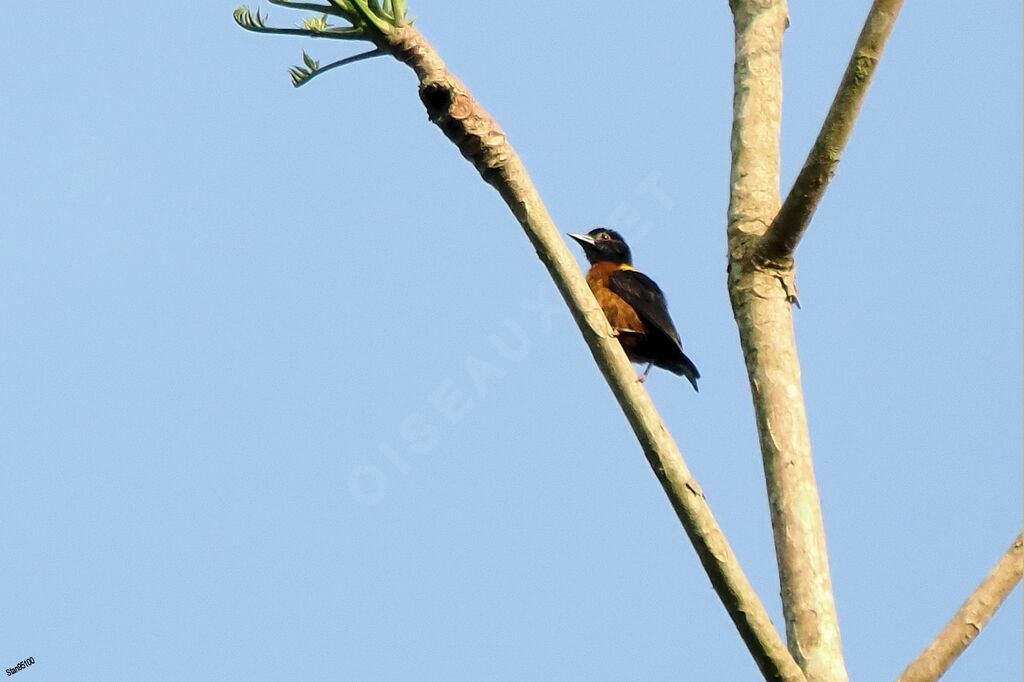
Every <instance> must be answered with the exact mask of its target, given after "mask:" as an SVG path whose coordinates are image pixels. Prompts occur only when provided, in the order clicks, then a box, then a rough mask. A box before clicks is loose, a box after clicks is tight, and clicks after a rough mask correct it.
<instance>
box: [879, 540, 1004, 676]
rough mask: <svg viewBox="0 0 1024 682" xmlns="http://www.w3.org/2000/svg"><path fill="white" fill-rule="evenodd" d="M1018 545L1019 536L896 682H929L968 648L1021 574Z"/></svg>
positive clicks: (942, 672) (940, 674)
mask: <svg viewBox="0 0 1024 682" xmlns="http://www.w3.org/2000/svg"><path fill="white" fill-rule="evenodd" d="M1022 546H1024V542H1022V538H1021V535H1017V539H1016V540H1014V541H1013V544H1012V545H1010V548H1009V549H1008V550H1006V553H1005V554H1003V556H1002V558H1000V559H999V562H998V563H996V565H995V568H993V569H992V571H991V572H990V573H989V574H988V575H987V576H985V579H984V580H982V581H981V584H980V585H978V587H977V589H975V590H974V592H973V593H972V594H971V596H970V597H968V598H967V601H965V602H964V603H963V605H962V606H961V607H960V610H959V611H957V612H956V615H955V616H953V618H952V619H951V620H950V621H949V622H948V623H946V627H944V628H943V629H942V632H940V633H939V634H938V636H937V637H936V638H935V640H934V641H933V642H932V643H931V644H929V645H928V646H927V647H926V648H925V650H924V651H922V652H921V654H920V655H919V656H918V657H917V658H916V659H914V661H913V663H911V664H910V665H908V666H907V669H906V670H904V671H903V674H901V675H900V677H899V682H932V681H933V680H937V679H939V678H940V677H942V675H944V674H945V673H946V671H947V670H949V667H950V666H951V665H953V661H955V660H956V659H957V657H958V656H959V655H960V654H962V653H963V652H964V649H966V648H967V647H968V646H970V644H971V642H973V641H974V640H975V638H976V637H977V636H978V635H979V634H980V633H981V629H982V628H983V627H985V624H986V623H988V621H989V619H990V618H992V616H993V614H995V612H996V611H997V610H998V609H999V607H1000V606H1001V605H1002V603H1003V601H1004V600H1005V599H1006V597H1007V596H1009V594H1010V592H1011V591H1013V588H1014V587H1016V586H1017V583H1019V582H1020V579H1021V573H1022V572H1024V555H1022Z"/></svg>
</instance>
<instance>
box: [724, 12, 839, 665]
mask: <svg viewBox="0 0 1024 682" xmlns="http://www.w3.org/2000/svg"><path fill="white" fill-rule="evenodd" d="M731 6H732V9H733V17H734V23H735V29H736V63H735V70H734V86H735V95H734V102H733V129H732V174H731V179H730V197H729V216H728V220H729V226H728V238H729V277H728V286H729V296H730V300H731V302H732V307H733V315H734V316H735V318H736V324H737V326H738V327H739V332H740V344H741V345H742V347H743V356H744V359H745V360H746V365H747V374H748V377H749V380H750V389H751V393H752V395H753V399H754V410H755V414H756V419H757V429H758V434H759V437H760V441H761V454H762V458H763V462H764V470H765V479H766V485H767V488H768V500H769V504H770V510H771V518H772V528H773V529H774V534H775V551H776V555H777V558H778V564H779V582H780V587H781V593H782V606H783V613H784V614H785V618H786V635H787V641H788V645H789V650H790V652H791V653H792V654H793V657H794V658H795V659H796V661H797V663H798V664H799V665H800V667H801V668H802V669H803V671H804V673H805V675H806V676H807V679H808V680H811V681H812V682H818V681H826V680H827V681H829V682H835V681H843V680H846V679H847V675H846V669H845V666H844V664H843V657H842V645H841V642H840V638H839V622H838V618H837V616H836V608H835V600H834V598H833V596H832V583H831V578H830V576H829V567H828V554H827V551H826V547H825V529H824V523H823V520H822V516H821V507H820V503H819V500H818V489H817V484H816V483H815V480H814V467H813V464H812V461H811V445H810V437H809V435H808V430H807V414H806V410H805V408H804V398H803V389H802V388H801V384H800V363H799V359H798V357H797V351H796V340H795V338H794V336H793V321H792V308H791V306H792V303H793V302H795V301H796V289H795V286H794V275H793V260H792V258H789V257H787V258H785V259H783V260H781V261H778V262H771V261H765V260H764V259H762V258H760V257H758V256H757V250H756V249H757V245H758V243H759V242H760V240H761V237H762V235H763V234H764V232H765V231H766V229H767V228H768V226H769V225H771V223H772V221H773V220H774V218H775V215H776V213H777V212H778V210H779V206H780V203H781V202H780V199H779V121H780V111H781V105H782V66H781V52H782V34H783V32H784V31H785V28H786V25H787V21H788V19H787V10H786V3H785V0H732V2H731Z"/></svg>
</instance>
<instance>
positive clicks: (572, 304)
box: [381, 27, 804, 680]
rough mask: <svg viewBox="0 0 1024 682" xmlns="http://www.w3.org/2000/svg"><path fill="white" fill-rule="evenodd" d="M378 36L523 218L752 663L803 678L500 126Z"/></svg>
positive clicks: (419, 60) (423, 55) (399, 40)
mask: <svg viewBox="0 0 1024 682" xmlns="http://www.w3.org/2000/svg"><path fill="white" fill-rule="evenodd" d="M381 46H382V47H384V48H385V49H387V50H389V51H390V52H391V53H392V54H393V55H394V56H395V57H396V58H398V59H399V60H401V61H403V62H405V63H406V64H408V65H409V66H410V67H412V69H413V70H414V71H415V72H416V75H417V77H418V78H419V81H420V99H421V100H422V101H423V104H424V106H425V107H426V109H427V114H428V116H429V117H430V120H431V121H433V122H434V123H435V124H436V125H437V126H438V127H439V128H440V129H441V130H442V131H443V132H444V134H445V135H446V136H447V137H448V139H450V140H451V141H452V142H453V143H455V145H456V146H457V147H458V148H459V151H461V152H462V155H463V156H464V157H465V158H466V159H467V160H469V161H470V162H471V163H472V164H473V165H474V166H475V167H476V169H477V171H478V172H479V173H480V176H481V177H482V178H483V179H484V180H485V181H486V182H488V183H489V184H490V185H491V186H492V187H494V188H495V189H496V190H497V191H498V193H499V194H500V195H501V197H502V198H503V199H504V200H505V203H506V204H507V205H508V207H509V208H510V209H511V211H512V213H513V215H515V217H516V219H517V220H518V221H519V223H520V225H522V227H523V230H524V231H525V232H526V235H527V236H528V237H529V239H530V241H531V243H532V244H533V246H534V248H535V249H536V250H537V255H538V256H539V257H540V259H541V261H542V262H543V263H544V265H545V266H546V267H547V269H548V272H549V274H550V275H551V277H552V279H553V280H554V281H555V284H556V286H557V287H558V289H559V291H560V292H561V294H562V297H563V298H564V299H565V302H566V305H568V307H569V310H570V312H571V313H572V315H573V317H574V318H575V320H576V323H577V325H578V326H579V328H580V331H581V332H582V333H583V338H584V340H585V341H586V342H587V345H588V346H589V347H590V351H591V353H592V354H593V356H594V360H595V361H596V362H597V365H598V367H599V368H600V369H601V372H602V373H603V374H604V376H605V379H606V380H607V382H608V385H609V386H610V387H611V389H612V392H613V393H614V394H615V397H616V399H617V400H618V402H619V405H620V407H621V408H622V410H623V412H624V413H625V415H626V418H627V420H628V421H629V423H630V426H632V428H633V431H634V433H635V434H636V437H637V439H638V440H639V441H640V445H641V447H642V448H643V451H644V454H645V455H646V456H647V460H648V462H649V463H650V465H651V468H652V469H653V470H654V474H655V476H657V478H658V481H659V482H660V483H661V485H662V487H663V488H664V490H665V493H666V495H667V496H668V498H669V501H670V502H671V503H672V507H673V508H674V509H675V511H676V514H677V516H678V517H679V520H680V521H681V522H682V524H683V528H684V529H685V530H686V533H687V535H688V536H689V538H690V541H691V542H692V543H693V546H694V549H695V550H696V551H697V555H698V557H699V558H700V561H701V563H702V564H703V566H704V569H705V571H706V572H707V574H708V577H709V578H710V580H711V584H712V586H713V587H714V589H715V591H716V592H717V593H718V596H719V598H720V599H721V600H722V603H723V604H724V605H725V608H726V610H727V611H728V612H729V616H730V617H731V618H732V620H733V622H734V623H735V625H736V628H737V629H738V630H739V633H740V636H741V637H742V638H743V641H744V642H745V643H746V645H747V648H748V649H749V650H750V653H751V654H752V655H753V657H754V660H755V662H756V663H757V666H758V668H760V670H761V672H762V674H763V675H764V676H765V678H766V679H769V680H803V679H804V676H803V674H802V673H801V671H800V669H799V667H798V666H797V665H796V663H795V661H794V660H793V658H792V656H790V654H789V652H788V651H787V650H786V647H785V645H784V644H783V643H782V640H781V638H780V637H779V634H778V632H777V631H776V630H775V627H774V625H773V624H772V622H771V619H770V617H769V616H768V613H767V611H765V608H764V605H763V604H762V603H761V601H760V600H759V599H758V597H757V595H756V593H755V592H754V590H753V588H752V586H751V585H750V582H749V581H748V580H747V578H746V576H745V575H744V573H743V570H742V569H741V568H740V566H739V563H738V561H737V559H736V556H735V555H734V554H733V552H732V549H731V548H730V547H729V544H728V542H727V541H726V539H725V535H724V534H723V533H722V529H721V528H720V527H719V526H718V523H717V522H716V521H715V518H714V516H713V515H712V513H711V509H710V507H708V504H707V501H706V500H705V498H704V494H703V492H702V491H701V489H700V487H699V486H698V485H697V482H696V481H695V480H694V479H693V477H692V475H691V474H690V471H689V469H688V468H687V466H686V463H685V461H684V460H683V457H682V454H681V453H680V451H679V448H678V446H677V445H676V443H675V441H674V440H673V439H672V436H671V435H670V434H669V432H668V429H667V428H666V427H665V424H664V422H663V421H662V419H661V417H660V415H659V414H658V412H657V409H656V408H655V407H654V404H653V403H652V402H651V399H650V397H649V396H648V394H647V391H646V390H645V389H644V388H643V386H642V384H640V383H639V382H638V381H637V380H636V374H635V372H634V370H633V368H632V365H630V362H629V360H628V359H627V358H626V355H625V353H624V351H623V350H622V346H621V345H620V344H619V341H618V339H616V338H615V336H614V335H613V333H612V330H611V327H610V326H609V324H608V320H607V319H606V318H605V316H604V313H603V312H602V311H601V308H600V306H598V304H597V301H596V300H595V299H594V296H593V294H592V293H591V291H590V288H589V287H588V286H587V283H586V281H585V280H584V278H583V276H582V274H581V272H580V269H579V266H578V265H577V264H576V260H575V258H574V257H573V255H572V254H571V253H570V252H569V250H568V248H567V247H566V244H565V241H564V239H563V238H562V235H561V233H560V232H559V231H558V229H557V228H556V227H555V224H554V221H553V220H552V219H551V216H550V215H549V214H548V212H547V209H546V208H545V206H544V204H543V202H542V200H541V198H540V195H539V194H538V192H537V190H536V188H535V187H534V185H533V183H532V182H531V181H530V178H529V176H528V175H527V172H526V168H525V167H524V166H523V164H522V161H521V160H520V159H519V156H518V155H517V154H516V152H515V150H514V149H513V148H512V146H511V145H510V144H509V143H508V141H507V139H506V137H505V133H504V132H503V131H502V130H501V128H500V127H499V126H498V124H497V123H496V122H495V121H494V120H493V119H492V118H491V117H490V115H489V114H488V113H487V112H486V111H485V110H484V109H483V107H481V106H480V105H479V104H478V103H477V102H476V100H475V99H474V98H473V96H472V95H471V94H470V92H469V90H468V89H467V88H466V86H464V85H463V84H462V83H461V82H460V81H459V80H458V78H456V77H455V76H454V74H452V73H451V72H449V71H448V70H447V68H446V67H445V65H444V62H443V61H442V60H441V58H440V57H439V56H438V55H437V53H436V52H435V51H434V49H433V48H432V47H431V46H430V45H429V43H427V41H426V39H425V38H424V37H423V36H422V35H421V34H420V33H419V32H418V31H416V30H415V29H413V28H412V27H404V28H402V29H399V30H396V31H393V32H392V33H391V34H390V35H389V36H388V37H387V40H386V43H385V44H382V45H381Z"/></svg>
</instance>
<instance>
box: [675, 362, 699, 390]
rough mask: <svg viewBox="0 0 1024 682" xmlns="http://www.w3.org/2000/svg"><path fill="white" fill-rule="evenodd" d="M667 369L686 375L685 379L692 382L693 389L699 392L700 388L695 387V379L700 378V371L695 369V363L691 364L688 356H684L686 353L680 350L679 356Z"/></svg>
mask: <svg viewBox="0 0 1024 682" xmlns="http://www.w3.org/2000/svg"><path fill="white" fill-rule="evenodd" d="M668 369H669V371H670V372H673V373H675V374H678V375H679V376H684V377H686V379H687V381H689V382H690V383H691V384H693V390H695V391H697V392H700V389H699V388H697V379H700V372H699V371H697V365H695V364H693V362H692V361H691V360H690V358H688V357H686V353H682V352H680V353H679V358H678V359H677V360H676V361H675V363H673V365H672V366H671V367H669V368H668Z"/></svg>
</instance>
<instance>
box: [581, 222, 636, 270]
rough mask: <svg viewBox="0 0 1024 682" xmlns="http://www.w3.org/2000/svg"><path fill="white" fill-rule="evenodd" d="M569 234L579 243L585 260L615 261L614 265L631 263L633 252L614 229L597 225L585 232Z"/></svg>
mask: <svg viewBox="0 0 1024 682" xmlns="http://www.w3.org/2000/svg"><path fill="white" fill-rule="evenodd" d="M569 236H570V237H572V238H573V239H575V240H576V241H578V242H579V243H580V246H582V247H583V253H584V254H586V256H587V260H588V261H589V262H590V263H591V264H593V263H615V264H616V265H632V264H633V254H632V253H630V250H629V245H628V244H626V240H625V239H623V238H622V235H621V234H619V233H618V232H616V231H615V230H609V229H607V228H604V227H598V228H596V229H593V230H591V231H590V232H588V233H586V234H575V233H573V232H570V233H569Z"/></svg>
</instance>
